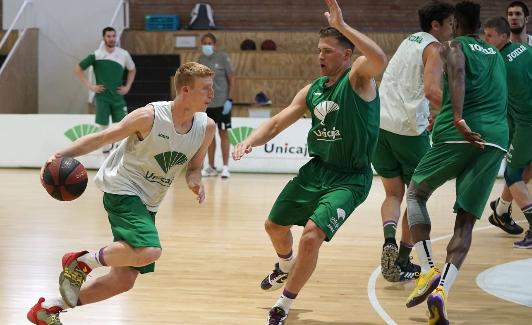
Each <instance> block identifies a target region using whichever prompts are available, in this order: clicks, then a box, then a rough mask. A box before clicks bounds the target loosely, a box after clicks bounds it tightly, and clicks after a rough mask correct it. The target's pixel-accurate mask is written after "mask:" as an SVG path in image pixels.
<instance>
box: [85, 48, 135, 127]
mask: <svg viewBox="0 0 532 325" xmlns="http://www.w3.org/2000/svg"><path fill="white" fill-rule="evenodd" d="M90 66H92V67H93V69H94V76H95V77H96V84H97V85H104V87H105V90H104V91H103V92H101V93H96V94H95V95H94V98H95V102H96V123H97V124H100V125H108V124H109V115H111V117H112V120H113V122H114V123H116V122H119V121H121V120H122V119H123V118H124V116H126V114H127V108H126V102H125V101H124V97H123V96H122V95H120V94H119V93H118V92H117V88H118V87H120V86H122V84H123V82H122V78H123V75H124V69H126V68H127V70H133V69H135V64H134V63H133V60H132V59H131V56H130V55H129V53H128V52H127V51H125V50H123V49H121V48H119V47H115V48H114V50H113V52H111V53H109V52H107V51H106V50H105V49H104V48H103V47H102V48H99V49H98V50H96V51H94V53H91V54H89V55H88V56H87V57H86V58H85V59H83V60H82V61H81V62H80V63H79V67H80V68H81V69H82V70H85V69H87V68H88V67H90Z"/></svg>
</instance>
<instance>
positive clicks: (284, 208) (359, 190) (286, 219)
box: [269, 158, 373, 241]
mask: <svg viewBox="0 0 532 325" xmlns="http://www.w3.org/2000/svg"><path fill="white" fill-rule="evenodd" d="M372 178H373V175H372V171H371V168H368V169H367V171H364V172H363V173H361V174H352V173H341V172H337V171H335V170H333V169H332V168H330V167H327V166H325V165H324V164H323V163H322V162H321V161H320V160H319V159H316V158H313V159H312V160H310V161H309V162H308V163H306V164H305V165H304V166H303V167H301V169H300V170H299V173H298V175H297V176H296V177H294V178H293V179H292V180H291V181H289V182H288V184H286V186H285V187H284V189H283V191H282V192H281V194H279V197H277V200H276V201H275V203H274V205H273V207H272V210H271V212H270V215H269V219H270V220H271V221H272V222H273V223H275V224H278V225H283V226H288V225H299V226H305V225H306V224H307V222H308V220H309V219H310V220H312V221H313V222H314V223H315V224H316V225H317V226H318V227H319V228H320V229H321V230H323V232H324V233H325V235H326V238H325V240H326V241H330V240H331V239H332V238H333V236H334V234H335V233H336V231H337V230H338V229H339V228H340V226H341V225H342V224H343V223H344V222H345V221H346V220H347V218H348V217H349V216H350V215H351V213H353V211H354V210H355V208H356V207H357V206H359V205H360V204H361V203H362V202H364V200H365V199H366V197H367V196H368V192H369V189H370V187H371V181H372Z"/></svg>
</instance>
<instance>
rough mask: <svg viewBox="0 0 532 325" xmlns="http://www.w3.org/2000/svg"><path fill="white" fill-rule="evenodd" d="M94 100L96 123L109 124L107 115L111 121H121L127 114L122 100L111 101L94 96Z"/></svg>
mask: <svg viewBox="0 0 532 325" xmlns="http://www.w3.org/2000/svg"><path fill="white" fill-rule="evenodd" d="M95 101H96V124H100V125H109V115H111V119H112V121H113V123H117V122H120V121H122V119H123V118H124V117H125V116H126V114H127V107H126V103H125V102H124V101H123V100H122V101H116V102H111V101H109V100H106V99H103V98H98V97H95Z"/></svg>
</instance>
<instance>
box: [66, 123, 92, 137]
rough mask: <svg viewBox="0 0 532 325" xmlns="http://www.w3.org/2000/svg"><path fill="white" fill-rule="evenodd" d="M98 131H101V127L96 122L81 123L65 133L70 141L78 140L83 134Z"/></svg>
mask: <svg viewBox="0 0 532 325" xmlns="http://www.w3.org/2000/svg"><path fill="white" fill-rule="evenodd" d="M98 131H100V128H99V127H98V126H96V125H94V124H79V125H76V126H74V127H71V128H70V129H68V130H66V131H65V133H64V134H65V137H67V138H68V139H69V140H70V141H76V140H77V139H79V138H81V137H82V136H85V135H87V134H91V133H96V132H98Z"/></svg>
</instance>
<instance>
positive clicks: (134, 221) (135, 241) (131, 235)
mask: <svg viewBox="0 0 532 325" xmlns="http://www.w3.org/2000/svg"><path fill="white" fill-rule="evenodd" d="M103 206H104V208H105V210H106V211H107V214H108V216H109V223H110V224H111V230H112V231H113V236H114V241H125V242H126V243H128V244H129V245H131V247H134V248H138V247H161V242H160V241H159V233H158V232H157V228H155V212H151V211H148V209H147V208H146V206H145V205H144V203H142V201H141V200H140V198H139V197H138V196H135V195H117V194H110V193H104V194H103ZM134 269H136V270H138V271H139V272H140V273H148V272H153V271H154V270H155V263H151V264H148V265H145V266H142V267H134Z"/></svg>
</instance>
